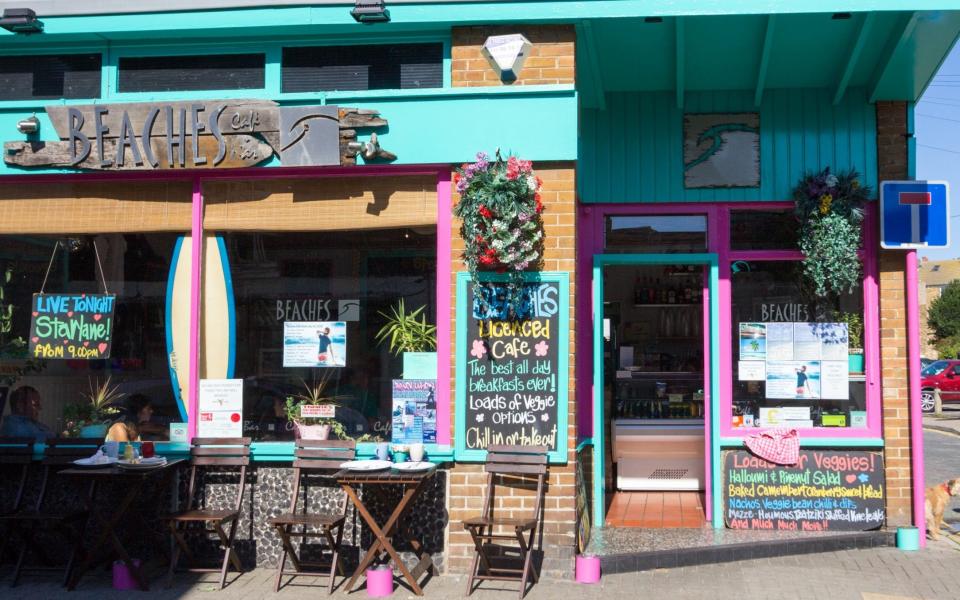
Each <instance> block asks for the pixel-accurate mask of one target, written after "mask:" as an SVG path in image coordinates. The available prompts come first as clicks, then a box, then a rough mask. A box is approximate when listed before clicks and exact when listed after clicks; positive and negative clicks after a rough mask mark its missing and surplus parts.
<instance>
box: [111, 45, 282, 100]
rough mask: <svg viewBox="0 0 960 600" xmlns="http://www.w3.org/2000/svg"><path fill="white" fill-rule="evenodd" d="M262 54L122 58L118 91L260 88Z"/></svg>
mask: <svg viewBox="0 0 960 600" xmlns="http://www.w3.org/2000/svg"><path fill="white" fill-rule="evenodd" d="M265 61H266V57H265V55H263V54H221V55H200V56H136V57H122V58H120V63H119V67H118V71H119V82H118V91H120V92H188V91H198V90H250V89H260V88H263V86H264V64H265Z"/></svg>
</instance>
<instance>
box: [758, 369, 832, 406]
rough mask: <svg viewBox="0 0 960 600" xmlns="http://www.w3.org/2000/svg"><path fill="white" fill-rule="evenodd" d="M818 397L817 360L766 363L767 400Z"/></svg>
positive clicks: (818, 377)
mask: <svg viewBox="0 0 960 600" xmlns="http://www.w3.org/2000/svg"><path fill="white" fill-rule="evenodd" d="M819 397H820V361H819V360H807V361H803V360H783V361H769V360H768V361H767V398H771V399H774V398H776V399H782V400H809V399H813V398H819Z"/></svg>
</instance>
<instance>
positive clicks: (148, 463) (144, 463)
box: [117, 456, 167, 469]
mask: <svg viewBox="0 0 960 600" xmlns="http://www.w3.org/2000/svg"><path fill="white" fill-rule="evenodd" d="M165 464H167V459H166V457H163V456H154V457H152V458H141V459H140V460H139V462H130V461H127V460H118V461H117V466H118V467H120V468H122V469H153V468H154V467H162V466H163V465H165Z"/></svg>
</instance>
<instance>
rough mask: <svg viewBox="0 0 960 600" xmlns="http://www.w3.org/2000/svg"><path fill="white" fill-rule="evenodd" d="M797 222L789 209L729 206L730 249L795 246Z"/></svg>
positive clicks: (763, 248)
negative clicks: (750, 208) (730, 208)
mask: <svg viewBox="0 0 960 600" xmlns="http://www.w3.org/2000/svg"><path fill="white" fill-rule="evenodd" d="M799 231H800V223H799V221H797V218H796V216H794V214H793V212H792V211H789V210H731V211H730V249H731V250H796V249H797V243H798V235H799Z"/></svg>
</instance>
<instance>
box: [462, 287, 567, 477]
mask: <svg viewBox="0 0 960 600" xmlns="http://www.w3.org/2000/svg"><path fill="white" fill-rule="evenodd" d="M505 281H506V276H503V275H497V274H494V273H484V274H481V282H482V283H483V285H482V288H481V293H483V294H485V296H486V298H487V303H486V306H481V303H480V302H478V301H477V299H476V298H475V297H474V286H473V283H472V281H471V280H470V274H469V273H458V274H457V316H456V322H457V338H456V339H457V345H456V365H457V366H456V377H457V384H456V390H457V395H456V424H457V429H456V440H455V456H456V459H457V460H463V461H482V460H483V459H484V458H485V457H486V448H487V447H488V446H490V445H493V444H520V445H531V446H533V445H546V446H547V447H548V448H549V449H550V461H551V462H554V463H565V462H567V439H568V436H567V410H568V405H567V404H568V396H567V381H568V379H569V371H568V355H569V352H570V350H569V348H570V346H569V343H568V340H569V324H570V308H569V307H570V305H569V299H570V297H569V293H570V292H569V274H567V273H553V272H550V273H526V274H525V281H526V283H525V284H524V291H523V295H524V301H523V302H522V305H521V307H520V309H519V314H517V315H514V316H510V315H507V314H505V312H506V309H505V303H503V302H501V300H502V299H503V298H504V296H505V287H504V282H505Z"/></svg>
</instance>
